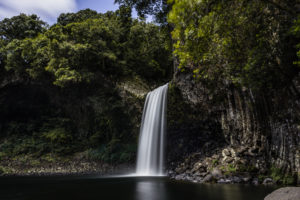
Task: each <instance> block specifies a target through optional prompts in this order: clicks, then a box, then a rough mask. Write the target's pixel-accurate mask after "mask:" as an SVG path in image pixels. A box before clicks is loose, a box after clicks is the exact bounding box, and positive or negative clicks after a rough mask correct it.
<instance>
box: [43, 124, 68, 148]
mask: <svg viewBox="0 0 300 200" xmlns="http://www.w3.org/2000/svg"><path fill="white" fill-rule="evenodd" d="M43 137H44V138H46V139H47V140H50V141H51V143H61V144H63V143H66V142H68V141H70V140H71V139H72V137H71V136H70V135H69V134H68V133H66V130H65V129H64V128H56V129H53V130H50V131H49V132H46V133H44V134H43Z"/></svg>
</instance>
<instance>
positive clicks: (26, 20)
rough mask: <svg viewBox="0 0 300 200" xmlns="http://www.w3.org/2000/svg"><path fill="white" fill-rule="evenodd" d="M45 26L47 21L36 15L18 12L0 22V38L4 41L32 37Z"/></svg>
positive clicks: (42, 30)
mask: <svg viewBox="0 0 300 200" xmlns="http://www.w3.org/2000/svg"><path fill="white" fill-rule="evenodd" d="M47 27H48V25H47V23H46V22H44V21H42V20H40V18H39V17H38V16H37V15H25V14H20V15H18V16H15V17H12V18H5V19H3V20H2V21H1V22H0V38H1V39H2V40H4V41H6V42H9V41H12V40H13V39H19V40H21V39H25V38H33V37H36V36H37V35H38V34H39V33H43V32H45V31H46V29H47Z"/></svg>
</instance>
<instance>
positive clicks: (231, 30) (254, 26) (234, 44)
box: [168, 0, 299, 91]
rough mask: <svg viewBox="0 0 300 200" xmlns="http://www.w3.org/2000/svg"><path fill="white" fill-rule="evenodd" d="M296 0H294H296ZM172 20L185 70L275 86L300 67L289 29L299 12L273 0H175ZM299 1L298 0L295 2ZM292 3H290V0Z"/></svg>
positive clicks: (206, 77) (216, 79) (211, 80)
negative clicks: (297, 64)
mask: <svg viewBox="0 0 300 200" xmlns="http://www.w3.org/2000/svg"><path fill="white" fill-rule="evenodd" d="M292 2H293V3H292ZM170 3H172V4H173V7H172V11H171V12H170V14H169V18H168V19H169V22H170V23H172V24H173V25H174V31H173V32H172V35H173V38H174V39H175V40H176V44H175V54H176V55H177V56H178V58H179V60H180V68H181V70H185V69H191V70H193V71H194V76H195V77H196V78H198V80H203V81H205V82H206V83H208V84H212V85H215V84H217V83H222V80H229V81H230V82H232V83H234V84H235V85H237V86H246V87H250V88H252V89H257V90H265V91H272V89H276V88H281V87H286V86H287V85H289V84H290V82H291V80H292V79H293V77H294V76H295V74H297V72H298V71H299V70H298V68H296V67H295V66H294V65H293V64H292V61H293V60H294V59H295V55H296V54H295V49H294V47H293V43H294V42H295V38H294V37H292V36H291V35H290V34H289V30H290V27H291V26H292V22H293V20H294V19H295V15H293V14H291V13H288V12H286V9H280V8H278V6H276V5H274V2H273V3H270V2H269V1H258V0H255V1H249V0H243V1H236V0H231V1H215V0H206V1H197V0H172V1H170ZM290 3H291V4H292V5H294V6H295V5H296V1H291V2H290ZM289 5H290V4H289Z"/></svg>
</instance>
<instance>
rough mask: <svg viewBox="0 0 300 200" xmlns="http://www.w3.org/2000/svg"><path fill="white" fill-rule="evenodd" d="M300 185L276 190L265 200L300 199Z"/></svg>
mask: <svg viewBox="0 0 300 200" xmlns="http://www.w3.org/2000/svg"><path fill="white" fill-rule="evenodd" d="M299 199H300V187H285V188H280V189H278V190H275V191H274V192H272V193H271V194H269V195H268V196H266V197H265V200H299Z"/></svg>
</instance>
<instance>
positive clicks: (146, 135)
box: [136, 84, 168, 176]
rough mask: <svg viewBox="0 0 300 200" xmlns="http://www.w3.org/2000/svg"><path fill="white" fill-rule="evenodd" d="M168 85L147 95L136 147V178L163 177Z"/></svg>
mask: <svg viewBox="0 0 300 200" xmlns="http://www.w3.org/2000/svg"><path fill="white" fill-rule="evenodd" d="M167 91H168V84H165V85H163V86H161V87H159V88H157V89H155V90H153V91H151V92H149V93H148V94H147V97H146V101H145V105H144V110H143V117H142V124H141V129H140V139H139V146H138V157H137V168H136V174H137V175H138V176H163V175H164V157H165V156H164V140H165V132H166V130H165V129H166V116H165V112H166V106H167Z"/></svg>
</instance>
